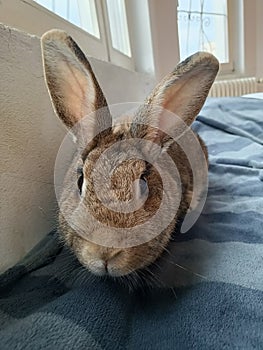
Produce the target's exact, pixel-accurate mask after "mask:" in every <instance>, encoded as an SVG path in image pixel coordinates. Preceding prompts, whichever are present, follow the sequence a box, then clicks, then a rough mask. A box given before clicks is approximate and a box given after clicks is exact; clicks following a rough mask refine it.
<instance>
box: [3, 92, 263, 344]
mask: <svg viewBox="0 0 263 350" xmlns="http://www.w3.org/2000/svg"><path fill="white" fill-rule="evenodd" d="M194 128H195V129H196V130H197V131H198V132H199V133H200V135H201V136H202V137H203V139H204V140H205V141H206V144H207V145H208V148H209V154H210V173H209V176H210V178H209V192H208V199H207V202H206V205H205V208H204V211H203V213H202V215H201V217H200V218H199V220H198V221H197V223H196V224H195V226H194V227H193V228H192V229H191V230H190V231H189V232H187V233H186V234H183V235H182V237H180V239H179V240H178V242H174V244H175V246H176V253H175V256H176V257H175V262H176V263H175V266H176V267H177V269H178V274H174V275H173V276H174V278H173V281H174V284H173V288H172V289H153V290H145V289H144V290H134V291H129V290H128V289H127V288H126V287H125V286H122V285H120V284H119V283H117V282H115V281H113V280H111V279H100V278H97V277H94V276H92V275H90V274H89V273H88V272H87V271H85V270H84V269H83V268H82V267H81V266H80V265H79V263H78V262H77V261H76V259H75V257H74V256H73V255H72V254H71V253H70V252H69V251H68V250H67V249H66V248H63V247H62V246H61V244H60V243H59V240H58V239H57V235H56V232H52V233H50V234H49V235H48V236H47V237H46V238H45V239H44V240H43V241H42V242H41V243H40V244H38V246H37V247H35V248H34V249H33V251H32V252H31V253H30V254H29V255H28V256H27V257H26V258H25V259H24V260H23V261H22V262H21V263H19V264H17V265H16V266H15V267H13V268H11V269H10V270H9V271H7V272H6V273H4V274H3V275H2V276H1V277H0V293H1V300H0V327H1V331H0V349H1V350H5V349H8V350H13V349H23V350H24V349H30V350H32V349H38V350H40V349H56V350H60V349H61V350H62V349H63V350H64V349H78V350H79V349H95V350H97V349H113V350H114V349H158V350H159V349H164V350H165V349H231V350H232V349H246V350H249V349H263V100H257V99H248V98H221V99H209V100H208V101H207V103H206V105H205V107H204V108H203V109H202V111H201V112H200V115H199V117H198V120H197V121H196V123H195V125H194Z"/></svg>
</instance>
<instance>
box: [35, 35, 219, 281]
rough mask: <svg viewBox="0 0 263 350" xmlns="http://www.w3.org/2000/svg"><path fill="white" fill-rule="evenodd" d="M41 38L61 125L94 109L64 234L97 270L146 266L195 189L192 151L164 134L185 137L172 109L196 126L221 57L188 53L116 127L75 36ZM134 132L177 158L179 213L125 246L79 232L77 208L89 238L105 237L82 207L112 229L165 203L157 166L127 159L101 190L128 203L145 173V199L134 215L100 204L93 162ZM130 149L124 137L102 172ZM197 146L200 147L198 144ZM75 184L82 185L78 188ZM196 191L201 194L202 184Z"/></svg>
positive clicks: (68, 187) (123, 271) (67, 191)
mask: <svg viewBox="0 0 263 350" xmlns="http://www.w3.org/2000/svg"><path fill="white" fill-rule="evenodd" d="M41 42H42V53H43V63H44V72H45V79H46V83H47V87H48V90H49V93H50V97H51V100H52V103H53V106H54V109H55V111H56V113H57V115H58V116H59V117H60V119H61V120H62V121H63V123H64V124H65V125H66V126H67V127H68V128H72V127H73V126H74V125H76V123H77V122H79V121H80V120H81V119H82V118H83V117H84V116H86V115H88V114H90V113H92V112H94V113H93V114H92V117H91V118H90V119H89V125H88V130H87V132H88V133H89V134H90V140H92V141H91V142H89V143H88V144H87V145H86V147H85V148H84V149H83V150H82V152H81V155H79V154H76V156H75V159H74V160H73V163H72V164H76V165H78V167H79V168H80V169H81V170H80V171H81V176H82V177H81V178H80V177H79V176H78V175H77V171H76V167H75V166H74V167H70V169H69V170H68V173H67V176H66V178H65V183H64V190H63V193H62V197H61V201H60V207H61V209H62V210H61V213H60V215H59V226H60V233H61V235H62V237H63V239H64V241H65V243H66V244H67V245H68V246H70V247H71V248H72V250H73V251H74V253H75V254H76V256H77V257H78V259H79V261H80V262H81V263H82V264H83V265H84V266H85V267H87V268H88V269H89V270H90V271H91V272H93V273H95V274H97V275H105V274H109V275H111V276H124V275H128V274H131V273H132V272H134V271H138V270H143V269H145V268H147V266H150V265H151V264H152V263H154V262H155V261H156V260H157V259H158V258H159V257H160V256H161V255H162V254H163V252H164V250H166V249H167V246H168V244H169V241H170V239H171V237H172V233H173V231H174V230H177V229H178V225H179V222H181V220H182V218H183V217H184V215H185V214H186V212H187V210H188V209H189V206H190V203H191V199H192V195H193V175H192V170H191V166H190V164H189V161H188V158H187V155H186V154H185V153H184V151H183V150H182V148H181V147H180V146H179V145H178V144H177V143H176V142H174V140H173V139H172V138H171V137H170V136H169V135H167V133H166V131H167V132H168V131H172V132H173V133H175V135H180V128H181V125H180V123H177V122H176V121H174V119H173V118H170V115H169V112H172V113H175V114H177V115H178V116H179V117H180V118H181V120H182V121H183V122H184V123H185V124H187V125H188V126H189V125H191V123H192V122H193V121H194V120H195V117H196V116H197V114H198V112H199V111H200V109H201V107H202V105H203V103H204V101H205V99H206V97H207V94H208V92H209V89H210V87H211V85H212V83H213V81H214V79H215V77H216V74H217V71H218V61H217V60H216V58H215V57H214V56H212V55H211V54H208V53H202V52H200V53H197V54H195V55H193V56H191V57H189V58H188V59H187V60H185V61H184V62H182V63H180V64H179V65H178V66H177V68H176V69H175V70H174V71H173V72H172V73H171V74H169V75H168V76H167V77H165V78H164V79H163V80H162V81H161V82H160V83H159V84H158V85H157V87H156V88H155V89H154V90H153V92H152V93H151V94H150V96H149V97H148V98H147V99H146V100H145V103H144V104H143V105H142V106H141V108H140V109H139V110H138V111H137V113H136V114H135V115H134V116H133V117H130V118H129V120H128V121H127V122H126V123H125V124H123V125H121V126H120V125H118V126H114V125H113V122H112V118H111V115H110V113H109V110H108V107H107V102H106V99H105V97H104V95H103V93H102V90H101V88H100V87H99V84H98V82H97V80H96V77H95V75H94V73H93V71H92V68H91V66H90V64H89V62H88V59H87V58H86V57H85V56H84V54H83V53H82V51H81V50H80V48H79V47H78V46H77V44H76V43H75V42H74V41H73V39H72V38H71V37H69V36H68V35H67V34H66V33H64V32H61V31H58V30H52V31H50V32H48V33H46V34H45V35H44V36H43V37H42V40H41ZM100 108H104V109H105V108H106V113H103V114H101V113H96V111H97V110H99V109H100ZM167 111H168V112H167ZM101 127H103V129H104V131H103V133H100V134H99V135H97V136H95V137H94V135H96V130H100V128H101ZM180 137H182V138H183V137H185V140H186V142H189V143H191V142H192V141H191V139H189V140H190V141H188V140H187V135H185V136H184V134H183V136H180ZM134 138H136V139H141V140H149V141H151V142H153V143H155V144H157V145H159V146H160V147H161V149H162V151H163V152H168V154H169V155H170V156H171V157H172V159H173V161H174V162H175V164H176V166H177V169H178V170H179V175H180V181H181V189H182V193H181V198H180V206H179V209H178V210H177V212H175V213H174V217H173V220H172V222H170V224H169V225H168V227H166V228H165V229H164V230H163V231H162V232H161V233H160V234H158V235H157V236H156V237H154V238H153V239H150V240H148V241H147V242H146V243H143V244H141V245H137V246H133V247H132V246H130V247H126V248H120V247H110V246H107V247H106V246H103V245H99V244H96V243H94V242H92V241H91V240H88V239H85V238H83V235H79V234H78V233H77V232H76V230H74V227H72V225H70V224H69V223H68V220H67V219H66V217H65V213H76V214H75V222H77V223H78V224H79V225H80V226H81V227H82V228H83V227H84V230H85V231H86V232H89V234H90V236H89V237H96V236H98V237H100V236H102V235H105V232H102V231H101V228H100V226H99V225H98V226H96V223H94V221H92V222H88V221H87V220H85V218H84V217H83V216H82V215H80V214H78V213H77V212H78V210H77V209H78V208H79V207H80V206H82V208H84V209H86V210H88V211H89V212H90V213H91V215H92V216H93V217H95V218H96V220H97V221H98V222H101V223H103V224H104V225H106V226H107V227H109V230H110V227H118V228H122V229H123V230H124V231H125V229H128V228H130V227H135V226H136V225H138V224H141V223H144V222H147V221H148V220H150V219H151V217H152V215H153V214H154V213H155V212H156V211H157V210H158V208H159V207H160V205H161V202H162V199H163V183H162V179H161V177H160V175H159V173H158V171H157V169H156V168H155V166H154V164H149V163H148V162H146V161H144V160H143V159H129V160H127V161H124V162H122V163H121V164H120V165H118V166H117V167H116V169H115V171H114V172H113V174H112V177H111V182H110V184H109V187H107V191H105V193H104V200H105V201H108V202H110V203H114V202H119V201H123V202H125V201H129V200H130V199H131V198H132V196H134V193H137V192H138V193H139V194H138V200H139V197H140V191H141V187H140V186H139V185H138V184H137V189H136V190H135V192H133V184H134V183H136V180H138V179H143V180H141V181H145V183H147V189H148V197H147V200H146V201H145V203H144V204H143V206H142V207H141V208H139V209H138V210H135V211H133V212H131V213H125V212H117V211H114V210H111V209H109V208H108V207H106V206H104V205H102V203H101V201H100V199H99V198H98V196H97V194H96V191H95V183H94V176H92V174H93V171H94V165H95V163H96V161H97V160H98V159H99V157H100V156H101V155H102V154H103V153H104V152H105V151H106V150H107V149H108V148H109V147H110V146H112V145H114V144H115V143H116V142H117V141H122V140H132V139H134ZM198 142H199V143H200V145H201V149H202V150H203V152H204V154H205V157H206V159H207V151H206V147H205V145H204V143H203V141H202V140H201V139H200V137H198ZM190 146H191V145H190ZM133 147H136V146H131V147H130V148H129V147H127V145H126V146H125V143H124V144H123V146H122V144H121V143H120V146H119V148H118V152H116V158H114V157H111V158H108V159H107V158H106V159H104V163H102V164H101V165H100V167H99V168H97V169H96V171H97V172H98V174H97V175H98V176H100V178H102V179H103V177H104V172H105V168H106V167H107V162H110V163H111V164H113V165H114V162H116V163H117V161H118V162H119V161H120V160H121V159H122V157H124V155H125V157H126V156H127V154H128V155H129V153H131V154H132V148H133ZM192 147H193V148H194V147H195V145H194V143H193V145H192ZM137 148H138V150H139V151H138V150H137V152H141V154H142V157H141V158H143V155H144V154H143V153H144V152H147V150H145V149H143V147H142V148H140V147H139V145H138V147H137ZM190 148H191V147H190ZM149 151H150V150H149ZM158 156H160V154H158V155H156V157H157V158H158ZM125 157H124V159H125ZM131 158H132V157H131ZM200 172H201V173H202V176H204V177H206V176H207V168H205V169H203V168H202V169H200ZM166 176H167V177H168V178H170V177H171V176H172V175H171V174H170V173H169V167H167V171H166ZM106 181H107V180H106V178H105V182H106ZM172 181H174V182H176V181H177V179H174V178H173V179H172ZM78 184H79V186H78ZM78 187H81V188H80V192H81V194H80V193H79V188H78ZM198 190H199V191H200V193H201V191H202V188H200V189H198ZM136 191H137V192H136ZM166 195H167V197H168V200H169V198H172V197H176V196H177V193H166ZM165 216H166V214H164V217H163V220H165V219H166V218H165ZM96 220H95V221H96ZM106 231H107V230H106ZM151 231H152V228H151V227H149V232H143V234H144V235H146V236H147V234H148V235H149V237H151V234H152V232H151ZM106 234H107V232H106ZM138 234H139V232H138ZM105 237H106V236H105Z"/></svg>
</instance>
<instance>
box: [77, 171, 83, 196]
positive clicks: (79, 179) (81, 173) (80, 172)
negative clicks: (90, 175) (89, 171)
mask: <svg viewBox="0 0 263 350" xmlns="http://www.w3.org/2000/svg"><path fill="white" fill-rule="evenodd" d="M77 172H78V174H79V177H78V182H77V184H78V188H79V194H80V195H81V193H82V185H83V180H84V176H83V170H82V169H78V170H77Z"/></svg>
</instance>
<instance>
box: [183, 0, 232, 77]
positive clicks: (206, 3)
mask: <svg viewBox="0 0 263 350" xmlns="http://www.w3.org/2000/svg"><path fill="white" fill-rule="evenodd" d="M228 2H229V1H227V0H220V1H211V0H179V4H178V5H179V6H178V12H177V23H178V36H179V50H180V58H181V59H184V58H186V57H188V56H189V55H191V54H193V53H194V52H196V51H208V52H210V53H212V54H214V55H215V56H216V57H217V58H218V60H219V62H220V63H221V66H222V67H223V69H225V70H228V71H232V70H233V68H234V64H233V58H232V52H231V50H230V48H231V42H232V41H231V32H230V30H229V10H230V7H229V6H228Z"/></svg>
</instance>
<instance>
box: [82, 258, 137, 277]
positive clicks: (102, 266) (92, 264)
mask: <svg viewBox="0 0 263 350" xmlns="http://www.w3.org/2000/svg"><path fill="white" fill-rule="evenodd" d="M117 264H118V263H117V258H116V259H115V257H113V258H111V259H109V260H103V259H92V260H90V261H89V263H88V266H87V267H88V269H89V270H90V272H92V273H93V274H94V275H97V276H110V277H120V276H124V275H127V274H129V273H130V272H132V271H130V270H127V271H124V270H123V269H120V268H119V267H117Z"/></svg>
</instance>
